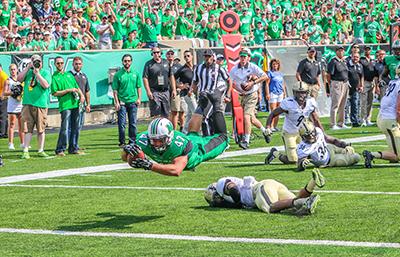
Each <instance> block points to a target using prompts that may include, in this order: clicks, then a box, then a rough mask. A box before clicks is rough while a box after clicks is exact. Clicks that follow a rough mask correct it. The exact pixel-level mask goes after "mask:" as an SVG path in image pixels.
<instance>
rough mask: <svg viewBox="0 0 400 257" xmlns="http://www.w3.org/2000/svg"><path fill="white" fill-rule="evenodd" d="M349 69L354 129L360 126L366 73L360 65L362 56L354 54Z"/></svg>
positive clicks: (350, 101)
mask: <svg viewBox="0 0 400 257" xmlns="http://www.w3.org/2000/svg"><path fill="white" fill-rule="evenodd" d="M347 67H348V69H349V84H350V89H349V96H350V98H349V107H350V121H351V124H352V126H353V127H359V126H360V108H359V107H360V105H359V98H360V92H362V90H363V81H364V72H363V66H362V65H361V63H360V54H359V53H353V54H352V55H351V59H350V60H349V61H348V62H347Z"/></svg>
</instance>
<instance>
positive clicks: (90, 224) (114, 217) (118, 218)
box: [57, 212, 164, 231]
mask: <svg viewBox="0 0 400 257" xmlns="http://www.w3.org/2000/svg"><path fill="white" fill-rule="evenodd" d="M96 216H98V217H99V219H98V220H93V221H84V222H81V223H80V224H76V225H69V226H60V227H58V228H57V230H64V231H87V230H91V229H96V228H111V229H125V228H129V227H130V225H132V224H136V223H142V222H147V221H151V220H155V219H159V218H163V217H164V216H134V215H120V214H116V213H110V212H105V213H97V214H96ZM104 218H106V220H104Z"/></svg>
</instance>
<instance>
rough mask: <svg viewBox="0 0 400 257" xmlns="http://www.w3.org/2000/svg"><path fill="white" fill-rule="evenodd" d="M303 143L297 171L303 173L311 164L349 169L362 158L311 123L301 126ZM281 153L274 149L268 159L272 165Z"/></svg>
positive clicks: (299, 147) (345, 144)
mask: <svg viewBox="0 0 400 257" xmlns="http://www.w3.org/2000/svg"><path fill="white" fill-rule="evenodd" d="M299 133H300V136H301V139H302V141H301V142H300V144H299V145H298V146H297V155H298V161H297V170H298V171H303V170H305V168H306V167H307V165H309V164H310V163H312V164H314V166H316V167H347V166H351V165H354V164H356V163H357V162H359V161H360V159H361V157H360V155H358V154H357V153H355V152H354V148H353V147H351V146H350V144H347V143H346V142H344V141H341V140H339V139H337V138H334V137H331V136H328V135H325V134H324V132H323V131H322V129H320V128H318V127H315V126H314V124H313V123H312V122H311V121H308V120H306V121H304V122H302V124H301V125H300V128H299ZM276 154H279V152H278V151H277V150H276V148H272V149H271V152H270V153H269V154H268V155H267V157H266V162H268V163H270V162H271V161H272V160H273V159H274V158H275V157H276Z"/></svg>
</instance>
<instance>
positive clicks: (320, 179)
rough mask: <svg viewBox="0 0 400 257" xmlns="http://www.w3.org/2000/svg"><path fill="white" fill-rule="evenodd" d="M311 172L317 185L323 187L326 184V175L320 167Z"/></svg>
mask: <svg viewBox="0 0 400 257" xmlns="http://www.w3.org/2000/svg"><path fill="white" fill-rule="evenodd" d="M311 174H312V178H313V179H314V181H315V185H316V186H317V187H319V188H322V187H324V186H325V177H324V175H322V173H321V171H319V169H318V168H314V169H313V171H312V172H311Z"/></svg>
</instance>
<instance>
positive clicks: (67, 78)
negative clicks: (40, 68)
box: [51, 56, 85, 156]
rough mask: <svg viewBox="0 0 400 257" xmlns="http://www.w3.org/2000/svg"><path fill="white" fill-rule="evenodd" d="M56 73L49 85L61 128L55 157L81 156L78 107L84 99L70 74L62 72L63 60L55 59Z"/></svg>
mask: <svg viewBox="0 0 400 257" xmlns="http://www.w3.org/2000/svg"><path fill="white" fill-rule="evenodd" d="M55 64H56V69H57V70H56V71H55V72H54V74H53V78H52V83H51V94H52V95H54V96H56V97H57V98H58V108H59V110H60V113H61V127H60V133H59V135H58V141H57V147H56V150H55V152H56V155H57V156H65V153H64V152H65V151H66V150H67V144H68V153H70V154H83V152H80V151H79V146H78V138H79V129H80V127H79V105H80V104H81V105H82V106H83V104H84V102H85V97H84V95H83V93H82V91H81V90H80V89H79V85H78V83H77V82H76V80H75V77H74V75H72V73H71V72H65V71H64V59H63V58H62V57H60V56H58V57H56V58H55Z"/></svg>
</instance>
